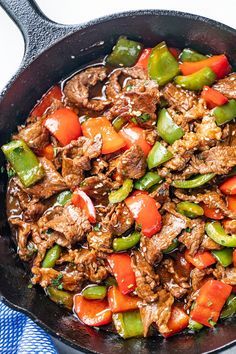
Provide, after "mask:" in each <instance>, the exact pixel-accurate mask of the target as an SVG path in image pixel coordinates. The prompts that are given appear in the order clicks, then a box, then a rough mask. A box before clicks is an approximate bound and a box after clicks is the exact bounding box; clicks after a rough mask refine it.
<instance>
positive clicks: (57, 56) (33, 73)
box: [0, 0, 236, 354]
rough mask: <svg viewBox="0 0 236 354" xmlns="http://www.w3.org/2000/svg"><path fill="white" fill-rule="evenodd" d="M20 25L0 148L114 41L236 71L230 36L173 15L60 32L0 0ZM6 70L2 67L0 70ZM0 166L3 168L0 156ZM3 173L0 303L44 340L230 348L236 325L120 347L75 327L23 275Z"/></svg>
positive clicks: (1, 109) (190, 349)
mask: <svg viewBox="0 0 236 354" xmlns="http://www.w3.org/2000/svg"><path fill="white" fill-rule="evenodd" d="M0 4H1V5H2V6H3V8H4V9H5V10H6V11H7V13H8V14H9V15H10V17H11V18H12V19H13V20H14V21H15V22H16V23H17V25H18V26H19V27H20V29H21V31H22V33H23V36H24V39H25V47H26V49H25V55H24V58H23V61H22V63H21V66H20V69H19V70H18V72H17V74H16V75H15V76H14V77H13V79H12V80H11V81H10V82H9V84H8V85H7V87H6V89H5V90H4V92H3V93H2V94H1V96H0V99H1V100H0V145H2V144H3V143H5V142H7V141H8V139H9V138H10V136H11V134H12V132H14V131H15V130H16V126H17V124H21V123H23V122H24V120H25V118H26V117H27V115H28V113H29V111H30V110H31V108H32V106H33V105H34V103H35V102H36V101H37V99H39V98H40V97H41V95H42V94H43V93H44V92H45V91H47V89H48V88H49V87H50V86H52V85H53V84H55V83H56V82H58V81H59V80H61V79H62V78H63V77H67V76H68V75H69V74H70V73H72V72H73V71H75V70H77V69H78V68H79V67H80V66H82V65H85V64H86V63H89V62H90V61H92V60H94V59H96V58H99V57H101V56H104V55H105V54H106V53H109V52H110V50H111V48H112V46H113V45H114V43H115V41H116V39H117V38H118V36H119V35H122V34H123V35H128V36H129V37H130V38H132V39H139V40H142V41H143V42H144V43H145V45H146V46H153V45H154V44H156V43H158V42H160V41H161V40H163V39H164V40H166V41H167V42H168V44H169V45H170V46H175V47H179V48H183V47H186V46H190V47H192V48H194V49H196V50H199V51H201V52H203V53H204V52H205V53H226V54H227V56H228V57H229V59H230V61H231V63H232V64H233V65H234V66H236V50H235V43H236V30H234V29H232V28H229V27H227V26H225V25H223V24H220V23H217V22H215V21H212V20H209V19H207V18H203V17H199V16H196V15H190V14H187V13H181V12H175V11H162V10H161V11H159V10H147V11H146V10H144V11H134V12H126V13H122V14H117V15H111V16H107V17H105V18H102V19H98V20H95V21H91V22H89V23H87V24H83V25H76V26H64V25H60V24H57V23H54V22H52V21H50V20H49V19H48V18H46V17H45V16H44V15H43V14H42V13H41V12H40V10H39V9H38V7H37V6H36V5H35V3H34V2H33V1H30V0H20V1H19V0H0ZM1 70H4V68H1ZM0 164H1V166H3V165H4V161H3V156H2V155H1V156H0ZM6 181H7V178H6V175H5V174H1V175H0V193H1V206H0V235H1V236H0V256H1V257H0V292H1V294H2V300H3V301H4V302H5V303H6V304H8V305H10V306H11V307H13V308H15V309H17V310H19V311H22V312H24V313H26V314H27V315H28V316H30V317H31V318H32V319H33V320H34V321H35V322H36V323H38V324H39V325H40V326H41V327H43V328H44V329H46V330H47V331H48V332H49V333H50V334H52V335H54V336H56V337H58V338H59V339H60V340H62V341H63V342H66V343H67V344H69V345H71V346H72V347H74V348H77V349H80V350H82V351H84V352H94V353H95V352H97V353H104V354H108V353H111V352H113V353H116V354H128V353H139V354H150V353H157V352H158V353H162V354H167V353H168V354H170V353H171V354H173V353H181V354H189V353H191V354H199V353H205V352H211V351H215V350H219V349H222V348H225V347H226V346H232V345H233V343H234V342H235V341H236V319H235V320H231V321H228V322H225V323H223V324H219V325H218V326H217V328H216V329H214V330H209V329H206V330H203V331H201V332H200V333H199V334H197V335H195V336H193V335H191V334H182V335H178V336H175V337H173V338H170V339H168V340H162V339H161V338H148V339H130V340H126V341H124V340H123V339H121V338H119V337H118V336H116V335H114V334H111V333H107V332H105V331H96V330H93V329H91V328H88V327H85V326H83V325H81V324H80V323H79V322H78V321H77V320H75V319H74V317H73V316H72V315H70V314H69V313H67V312H66V311H65V310H63V309H62V308H59V307H58V306H57V305H56V304H54V303H53V302H51V301H50V300H49V299H48V298H47V297H46V296H45V295H44V293H43V292H42V290H41V289H38V288H33V289H29V288H28V287H27V286H28V282H29V275H28V274H27V269H26V268H25V267H24V265H23V264H22V263H21V262H20V261H19V260H18V257H17V255H16V252H15V248H14V244H13V243H12V241H11V238H10V231H9V227H8V225H7V221H6V214H5V202H4V200H5V190H6Z"/></svg>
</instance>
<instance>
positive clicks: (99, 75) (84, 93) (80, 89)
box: [64, 66, 110, 111]
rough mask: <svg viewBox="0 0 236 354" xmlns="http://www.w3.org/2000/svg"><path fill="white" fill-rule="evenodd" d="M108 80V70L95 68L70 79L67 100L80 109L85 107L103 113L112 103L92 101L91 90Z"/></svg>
mask: <svg viewBox="0 0 236 354" xmlns="http://www.w3.org/2000/svg"><path fill="white" fill-rule="evenodd" d="M105 78H106V68H105V67H103V66H95V67H92V68H88V69H86V70H83V71H81V72H80V73H79V74H77V75H75V76H73V77H72V79H70V80H69V81H68V82H67V83H66V85H65V88H64V94H65V97H66V99H67V100H68V101H69V102H71V103H74V104H75V105H76V106H78V107H85V108H88V109H91V110H94V111H102V110H103V109H104V108H105V107H107V105H109V104H110V101H107V100H103V99H95V98H94V99H90V97H89V89H90V88H91V87H93V86H95V85H96V84H97V83H98V82H99V81H103V80H105Z"/></svg>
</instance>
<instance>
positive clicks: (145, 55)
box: [135, 48, 152, 69]
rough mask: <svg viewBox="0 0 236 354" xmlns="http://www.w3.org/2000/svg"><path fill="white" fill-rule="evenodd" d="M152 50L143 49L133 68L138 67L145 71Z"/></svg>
mask: <svg viewBox="0 0 236 354" xmlns="http://www.w3.org/2000/svg"><path fill="white" fill-rule="evenodd" d="M151 51H152V48H145V49H143V51H142V53H141V55H140V57H139V60H138V61H137V63H136V64H135V66H138V67H139V68H143V69H147V66H148V59H149V56H150V54H151Z"/></svg>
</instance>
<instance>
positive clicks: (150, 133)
mask: <svg viewBox="0 0 236 354" xmlns="http://www.w3.org/2000/svg"><path fill="white" fill-rule="evenodd" d="M157 137H158V134H157V130H156V129H147V130H145V138H146V141H147V142H148V143H149V144H150V145H154V144H155V142H156V140H157Z"/></svg>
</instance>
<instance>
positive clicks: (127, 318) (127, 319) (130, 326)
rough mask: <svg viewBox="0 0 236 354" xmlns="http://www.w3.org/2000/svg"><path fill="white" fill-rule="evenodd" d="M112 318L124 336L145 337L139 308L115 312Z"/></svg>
mask: <svg viewBox="0 0 236 354" xmlns="http://www.w3.org/2000/svg"><path fill="white" fill-rule="evenodd" d="M112 319H113V323H114V325H115V328H116V330H117V332H118V334H119V335H120V336H121V337H122V338H124V339H126V338H132V337H143V324H142V320H141V316H140V312H139V310H135V311H128V312H123V313H114V314H113V316H112Z"/></svg>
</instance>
